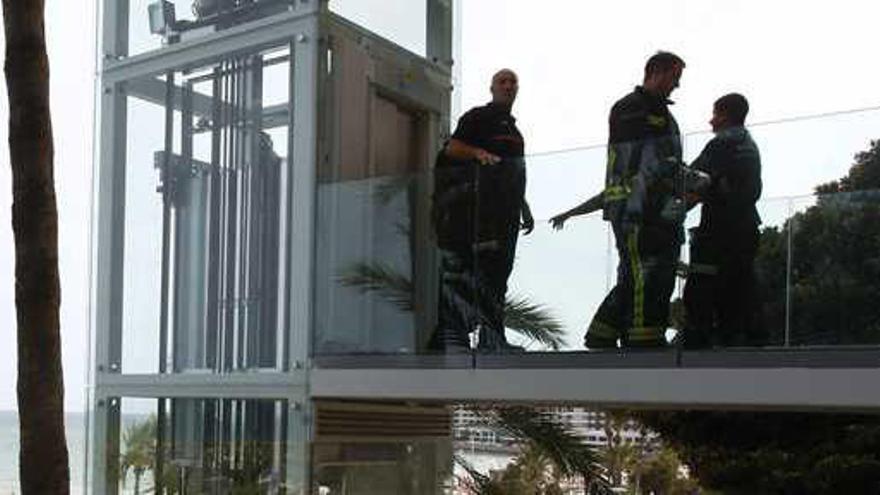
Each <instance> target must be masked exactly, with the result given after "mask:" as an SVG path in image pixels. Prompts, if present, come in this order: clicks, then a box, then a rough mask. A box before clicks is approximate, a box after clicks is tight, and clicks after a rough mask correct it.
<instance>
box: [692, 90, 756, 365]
mask: <svg viewBox="0 0 880 495" xmlns="http://www.w3.org/2000/svg"><path fill="white" fill-rule="evenodd" d="M748 112H749V103H748V101H747V100H746V98H745V97H744V96H742V95H741V94H738V93H730V94H727V95H724V96H722V97H721V98H719V99H718V100H717V101H715V104H714V106H713V109H712V119H711V120H710V121H709V123H710V124H711V126H712V131H713V132H714V133H715V137H714V138H713V139H712V140H711V141H709V143H708V144H707V145H706V147H705V148H704V149H703V151H702V152H701V153H700V156H699V157H698V158H697V159H696V160H695V161H694V162H693V163H692V164H691V167H692V168H694V169H696V170H699V171H702V172H705V173H707V174H708V175H709V176H710V177H711V186H710V187H709V188H708V189H707V190H706V191H705V192H704V193H702V194H699V195H698V196H696V197H695V198H693V199H692V201H691V202H694V203H695V202H701V203H702V205H703V206H702V211H701V212H700V225H699V226H698V227H695V228H693V229H691V231H690V233H691V259H690V266H689V270H688V279H687V283H686V285H685V290H684V303H685V308H686V311H687V325H686V328H685V331H684V347H685V348H689V349H696V348H703V347H709V346H734V345H736V346H742V345H760V344H763V343H765V339H764V335H762V334H761V331H762V329H761V328H760V327H759V325H757V322H756V321H755V318H754V313H755V309H756V308H755V274H754V266H753V263H754V260H755V255H756V253H757V249H758V236H759V234H758V226H759V225H760V224H761V218H760V216H759V215H758V210H757V208H756V207H755V204H756V202H757V201H758V199H759V198H760V197H761V155H760V153H759V151H758V147H757V145H756V144H755V142H754V141H753V140H752V137H751V135H749V132H748V131H747V130H746V128H745V127H744V126H745V120H746V115H748Z"/></svg>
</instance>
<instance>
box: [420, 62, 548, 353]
mask: <svg viewBox="0 0 880 495" xmlns="http://www.w3.org/2000/svg"><path fill="white" fill-rule="evenodd" d="M490 90H491V93H492V101H491V102H490V103H488V104H487V105H484V106H479V107H475V108H472V109H471V110H469V111H468V112H466V113H465V114H464V115H462V117H461V118H460V119H459V121H458V125H457V127H456V129H455V132H454V133H453V134H452V137H451V139H450V140H449V142H448V143H447V145H446V146H445V148H444V150H443V151H442V152H441V155H440V156H439V157H438V163H437V166H436V169H435V197H434V207H433V208H434V215H433V216H434V224H435V229H436V232H437V238H438V245H439V248H440V254H441V274H440V276H441V277H440V278H441V284H440V298H439V299H440V305H439V315H438V325H437V329H436V331H435V333H434V337H433V338H432V342H431V344H430V346H431V347H432V348H433V349H435V350H442V351H444V352H458V351H469V350H470V347H469V342H470V341H469V338H468V333H469V332H471V331H472V330H473V329H474V328H475V327H476V326H479V329H480V331H479V337H478V342H479V343H478V350H480V351H482V352H520V351H522V350H523V349H522V348H521V347H517V346H514V345H511V344H509V343H508V342H507V339H506V338H505V335H504V328H505V326H504V307H505V298H506V293H507V279H508V277H509V276H510V274H511V272H512V270H513V261H514V255H515V252H516V244H517V237H518V234H519V230H520V229H522V230H524V231H525V234H529V233H531V231H532V229H533V228H534V219H533V218H532V214H531V211H530V209H529V205H528V203H527V202H526V200H525V161H524V159H523V155H524V151H525V150H524V141H523V137H522V134H521V133H520V131H519V129H518V128H517V127H516V119H515V118H514V117H513V116H512V115H511V113H510V112H511V107H512V106H513V102H514V101H515V100H516V95H517V92H518V90H519V82H518V79H517V76H516V74H515V73H514V72H513V71H511V70H509V69H503V70H500V71H498V72H497V73H496V74H495V75H494V76H493V77H492V84H491V87H490Z"/></svg>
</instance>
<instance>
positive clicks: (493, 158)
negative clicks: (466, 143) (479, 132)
mask: <svg viewBox="0 0 880 495" xmlns="http://www.w3.org/2000/svg"><path fill="white" fill-rule="evenodd" d="M474 159H475V160H477V161H478V162H480V165H495V164H496V163H498V162H500V161H501V157H500V156H498V155H493V154H492V153H489V152H488V151H486V150H484V149H482V148H474Z"/></svg>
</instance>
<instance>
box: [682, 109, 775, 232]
mask: <svg viewBox="0 0 880 495" xmlns="http://www.w3.org/2000/svg"><path fill="white" fill-rule="evenodd" d="M692 167H693V168H695V169H697V170H701V171H703V172H706V173H708V174H709V175H710V176H711V177H712V185H711V186H710V188H709V191H707V192H706V193H705V195H704V198H703V208H702V211H701V213H700V230H701V231H703V232H706V233H707V234H712V235H714V236H720V237H725V236H734V237H735V236H737V235H739V234H741V233H743V232H746V231H753V230H755V229H756V228H757V226H758V225H760V223H761V217H760V216H759V215H758V210H757V208H756V207H755V203H756V202H757V201H758V199H759V198H760V197H761V187H762V184H761V156H760V153H759V151H758V147H757V145H755V142H754V141H752V138H751V136H750V135H749V132H748V131H747V130H746V129H745V128H744V127H733V128H729V129H724V130H722V131H721V132H719V133H718V134H717V135H716V136H715V138H713V139H712V140H711V141H709V143H708V144H707V145H706V147H705V148H704V149H703V151H702V153H700V156H699V157H698V158H697V159H696V160H695V161H694V163H693V164H692Z"/></svg>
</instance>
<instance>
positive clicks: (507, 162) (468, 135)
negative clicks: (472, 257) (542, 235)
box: [435, 103, 526, 244]
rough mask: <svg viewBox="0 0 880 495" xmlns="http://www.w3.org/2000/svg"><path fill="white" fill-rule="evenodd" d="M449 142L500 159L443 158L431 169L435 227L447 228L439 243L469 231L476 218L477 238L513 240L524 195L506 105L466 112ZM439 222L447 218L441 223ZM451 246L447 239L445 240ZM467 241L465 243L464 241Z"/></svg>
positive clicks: (515, 134) (517, 139) (516, 138)
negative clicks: (488, 161)
mask: <svg viewBox="0 0 880 495" xmlns="http://www.w3.org/2000/svg"><path fill="white" fill-rule="evenodd" d="M452 139H456V140H458V141H462V142H464V143H466V144H468V145H470V146H474V147H477V148H482V149H484V150H486V151H488V152H489V153H492V154H494V155H497V156H499V157H500V158H501V162H500V163H497V164H494V165H475V163H474V162H465V163H462V162H457V161H453V160H449V159H448V157H447V159H446V160H444V162H445V163H444V164H443V165H442V166H438V170H436V171H435V174H436V175H435V188H436V189H437V193H438V196H439V200H438V201H437V202H436V203H435V205H436V204H441V203H442V204H444V205H445V206H443V207H442V209H441V210H439V211H437V215H438V218H440V219H441V220H439V223H441V224H443V225H449V228H448V229H442V228H441V230H443V233H441V234H440V237H441V240H443V241H444V242H443V243H444V244H446V242H445V239H461V238H463V237H466V236H467V235H469V233H470V232H472V231H473V229H474V226H473V224H472V222H471V220H472V219H473V216H474V215H475V214H478V216H479V225H478V226H477V228H478V230H479V232H480V234H479V237H480V240H488V239H494V240H501V239H510V238H511V236H513V237H514V238H515V236H516V233H517V230H518V226H519V219H520V215H521V211H522V203H523V200H524V197H525V183H526V179H525V162H524V161H523V153H524V148H525V146H524V143H523V137H522V134H520V132H519V129H517V127H516V119H515V118H514V117H513V116H512V115H510V109H509V107H505V106H502V105H497V104H495V103H489V104H488V105H484V106H481V107H475V108H472V109H471V110H469V111H467V112H466V113H465V114H464V115H462V116H461V118H460V119H459V121H458V126H457V127H456V129H455V132H454V133H453V135H452ZM477 178H478V179H479V194H478V198H479V201H478V202H477V203H476V204H474V203H473V202H472V201H471V199H472V198H473V196H472V195H471V193H464V194H461V193H452V194H450V193H449V192H448V191H454V190H459V191H468V190H470V191H472V190H473V189H471V186H470V185H468V184H473V183H474V180H475V179H477ZM442 218H447V219H448V221H446V222H444V221H443V220H442ZM450 242H452V241H450ZM467 242H470V241H467Z"/></svg>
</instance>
